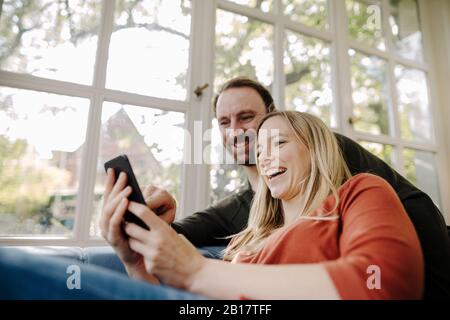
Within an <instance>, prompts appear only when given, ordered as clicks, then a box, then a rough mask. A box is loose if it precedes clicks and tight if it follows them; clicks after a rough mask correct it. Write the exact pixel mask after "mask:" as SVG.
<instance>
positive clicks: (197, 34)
mask: <svg viewBox="0 0 450 320" xmlns="http://www.w3.org/2000/svg"><path fill="white" fill-rule="evenodd" d="M114 8H115V1H110V0H104V1H103V5H102V14H101V26H100V31H99V34H98V44H97V51H96V60H95V66H94V76H93V82H92V85H83V84H77V83H72V82H66V81H60V80H53V79H47V78H41V77H36V76H32V75H29V74H19V73H14V72H8V71H3V70H0V86H5V87H11V88H17V89H26V90H34V91H38V92H46V93H54V94H59V95H66V96H74V97H82V98H86V99H89V100H90V109H89V114H88V121H87V122H88V123H87V132H86V140H85V144H84V148H83V153H82V160H81V170H80V172H81V173H80V176H79V179H80V180H79V193H78V196H77V202H76V212H75V217H74V218H75V222H74V229H73V233H72V234H71V235H68V236H52V235H30V236H4V237H0V245H41V246H47V245H51V246H80V247H84V246H96V245H106V242H105V241H104V240H103V239H101V238H97V237H91V236H90V234H89V229H90V228H89V227H90V223H91V217H92V214H93V205H94V184H95V172H96V166H97V159H98V148H99V139H100V129H101V112H102V104H103V102H105V101H108V102H115V103H120V104H130V105H136V106H140V107H148V108H158V109H161V110H165V111H176V112H183V113H184V114H185V129H188V130H189V132H193V131H192V128H193V123H194V121H198V120H200V121H203V122H204V123H205V122H207V121H208V120H209V119H210V114H209V113H208V112H204V110H205V108H207V109H209V102H208V101H209V98H210V97H211V86H210V88H208V89H207V90H205V91H204V94H203V97H202V98H201V99H198V98H196V97H195V96H194V95H193V94H192V92H193V90H194V89H193V88H195V86H198V85H200V84H201V83H208V82H209V79H210V75H209V74H208V68H207V67H205V62H207V61H210V58H208V56H210V55H211V53H212V50H213V47H211V48H209V47H208V45H209V44H210V43H213V42H211V39H208V36H207V34H206V33H205V32H202V30H207V27H206V26H205V24H207V25H213V24H214V21H210V19H207V16H208V15H207V13H206V12H205V10H208V5H204V4H203V3H202V2H201V1H199V0H193V1H192V11H191V33H190V41H191V42H190V49H189V66H188V70H187V97H186V100H185V101H177V100H169V99H162V98H156V97H151V96H145V95H141V94H135V93H131V92H123V91H120V90H113V89H107V88H106V86H105V85H106V71H107V60H108V50H109V42H110V38H111V34H112V26H113V23H114ZM207 41H209V42H207ZM209 83H211V82H209ZM185 138H186V139H187V137H185ZM185 145H186V141H185ZM182 168H183V169H182V179H181V185H180V191H181V192H180V194H181V196H180V203H179V204H178V207H179V208H178V212H179V213H180V214H179V217H183V214H182V213H184V212H193V210H195V209H197V208H201V207H205V206H206V205H207V203H205V199H206V198H205V197H203V194H205V193H206V192H207V191H206V188H207V185H208V171H207V167H206V165H186V164H183V167H182ZM192 181H194V182H195V188H193V186H192V183H190V182H192ZM194 191H197V192H195V193H194ZM191 210H192V211H191Z"/></svg>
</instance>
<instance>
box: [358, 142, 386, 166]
mask: <svg viewBox="0 0 450 320" xmlns="http://www.w3.org/2000/svg"><path fill="white" fill-rule="evenodd" d="M358 142H359V144H361V145H362V146H363V147H364V148H365V149H367V150H368V151H370V152H371V153H373V154H374V155H376V156H377V157H378V158H380V159H382V160H383V161H384V162H386V163H387V164H389V165H390V166H392V146H391V145H388V144H381V143H376V142H369V141H358Z"/></svg>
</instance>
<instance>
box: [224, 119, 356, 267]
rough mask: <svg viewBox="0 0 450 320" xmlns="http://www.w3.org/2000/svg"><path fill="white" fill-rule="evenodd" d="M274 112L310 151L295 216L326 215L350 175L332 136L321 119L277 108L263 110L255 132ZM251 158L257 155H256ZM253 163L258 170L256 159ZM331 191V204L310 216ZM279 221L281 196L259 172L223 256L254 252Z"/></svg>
mask: <svg viewBox="0 0 450 320" xmlns="http://www.w3.org/2000/svg"><path fill="white" fill-rule="evenodd" d="M276 116H280V117H282V118H283V119H284V120H285V121H286V123H287V124H288V125H289V127H290V129H291V130H292V132H293V133H294V135H295V137H296V138H297V139H298V141H300V142H302V143H303V144H304V145H305V146H306V148H307V149H308V151H309V154H310V160H311V161H310V162H311V165H310V172H309V175H307V178H306V180H304V182H303V184H302V190H303V195H304V201H303V205H302V207H301V208H299V211H298V212H299V213H298V216H299V217H300V216H303V217H306V218H311V219H318V220H323V219H326V218H327V217H330V214H333V212H334V211H335V209H336V208H337V206H338V204H339V196H338V193H337V189H338V188H339V187H340V186H341V185H342V184H343V183H344V182H345V181H346V180H347V179H349V178H350V177H351V173H350V171H349V169H348V167H347V164H346V163H345V160H344V158H343V156H342V153H341V149H340V148H339V145H338V142H337V140H336V137H335V136H334V134H333V133H332V132H331V130H330V129H329V128H328V127H327V126H326V125H325V123H323V122H322V120H320V119H319V118H317V117H315V116H313V115H311V114H308V113H304V112H298V111H277V112H272V113H269V114H267V115H266V116H265V117H264V118H262V119H261V121H260V123H259V125H258V128H257V130H256V131H257V134H259V131H260V128H261V126H262V124H263V123H264V122H265V121H266V120H267V119H269V118H272V117H276ZM256 149H257V148H255V152H256ZM255 158H256V159H257V157H255ZM256 164H257V168H258V171H259V167H258V159H257V163H256ZM331 194H332V195H333V196H334V198H335V206H334V208H333V209H332V210H331V211H330V212H328V213H324V214H321V215H320V216H319V215H314V216H312V215H311V214H312V213H313V211H314V210H316V209H317V208H318V207H319V206H320V205H321V204H322V203H323V201H324V200H325V199H326V198H327V197H328V196H330V195H331ZM283 225H284V215H283V209H282V203H281V200H280V199H275V198H273V197H272V196H271V193H270V190H269V188H268V186H267V185H266V183H265V181H264V180H263V178H262V176H261V173H260V177H259V180H258V188H257V190H256V193H255V196H254V198H253V203H252V207H251V209H250V216H249V220H248V225H247V227H246V228H245V229H244V230H243V231H241V232H240V233H238V234H236V235H234V236H233V239H232V240H231V242H230V244H229V245H228V247H227V248H226V249H225V250H224V259H225V260H232V259H233V258H234V256H235V255H236V254H237V253H238V252H239V251H241V250H245V251H250V252H253V253H255V252H257V251H258V250H260V249H261V248H262V247H263V245H264V240H265V239H266V238H267V237H268V236H269V235H270V234H272V232H273V231H274V230H276V229H278V228H280V227H282V226H283Z"/></svg>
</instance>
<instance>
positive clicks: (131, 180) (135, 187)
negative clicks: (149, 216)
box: [105, 154, 150, 230]
mask: <svg viewBox="0 0 450 320" xmlns="http://www.w3.org/2000/svg"><path fill="white" fill-rule="evenodd" d="M109 168H112V169H114V176H115V179H116V181H117V179H118V178H119V174H120V172H122V171H123V172H125V173H126V174H127V178H128V179H127V183H128V185H129V186H130V187H131V188H132V191H131V194H130V195H129V196H128V200H130V201H135V202H138V203H141V204H143V205H145V200H144V197H143V196H142V192H141V188H139V184H138V182H137V180H136V177H135V175H134V172H133V169H132V168H131V164H130V161H129V160H128V157H127V156H126V155H124V154H122V155H120V156H118V157H116V158H114V159H111V160H109V161H108V162H105V171H108V169H109ZM124 220H125V221H127V222H133V223H136V224H137V225H139V226H141V227H142V228H145V229H147V230H150V229H149V227H148V226H147V225H146V224H145V223H144V222H143V221H142V220H141V219H140V218H138V217H137V216H135V215H134V214H133V213H132V212H130V211H128V210H127V212H125V216H124Z"/></svg>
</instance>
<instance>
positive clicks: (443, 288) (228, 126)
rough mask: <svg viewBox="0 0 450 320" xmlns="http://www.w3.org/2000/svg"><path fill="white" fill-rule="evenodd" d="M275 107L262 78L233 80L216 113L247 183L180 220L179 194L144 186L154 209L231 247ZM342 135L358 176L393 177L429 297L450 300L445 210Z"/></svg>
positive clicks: (195, 239) (196, 234) (208, 240)
mask: <svg viewBox="0 0 450 320" xmlns="http://www.w3.org/2000/svg"><path fill="white" fill-rule="evenodd" d="M273 110H274V103H273V98H272V96H271V95H270V93H269V92H268V91H267V90H266V89H265V88H264V87H263V86H262V85H261V84H259V83H258V82H255V81H253V80H250V79H247V78H235V79H232V80H230V81H229V82H227V83H226V84H225V85H224V86H223V87H222V89H221V90H220V92H219V94H218V95H217V96H216V98H215V99H214V112H215V115H216V117H217V120H218V123H219V128H220V132H221V135H222V139H223V143H224V145H225V147H226V149H227V150H228V151H229V152H230V153H231V154H232V155H233V157H234V159H235V160H236V162H237V163H238V164H241V165H242V166H243V168H244V171H245V174H246V176H247V179H248V185H247V187H246V188H245V189H244V190H242V191H240V192H238V193H236V194H233V195H230V196H229V197H227V198H225V199H223V200H221V201H219V202H217V203H216V204H214V205H212V206H210V207H208V208H207V209H205V210H203V211H200V212H196V213H194V214H192V215H190V216H189V217H187V218H185V219H183V220H181V221H177V222H173V220H174V217H175V210H176V208H175V201H174V200H173V198H172V197H171V196H170V195H169V194H168V193H167V192H165V191H164V190H161V189H158V188H155V187H150V188H146V189H145V190H144V196H145V197H146V202H147V203H148V204H149V207H150V209H155V208H159V210H160V211H161V208H163V209H162V211H163V215H162V216H161V218H162V219H163V220H165V221H166V222H168V223H172V227H173V228H174V229H175V230H176V231H177V232H178V233H180V234H183V235H184V236H185V237H186V238H187V239H188V240H189V241H191V242H192V243H193V244H194V245H196V246H225V245H227V243H228V242H229V240H230V239H229V236H230V235H233V234H236V233H238V232H239V231H241V230H243V229H244V228H245V226H246V224H247V220H248V216H249V211H250V206H251V201H252V199H253V195H254V190H255V189H256V184H257V178H258V172H257V169H256V166H255V165H254V163H253V161H252V160H253V159H252V155H253V154H254V151H253V148H254V143H253V139H252V137H253V133H254V130H255V129H256V126H257V124H258V122H259V120H260V119H261V118H262V117H263V116H264V115H265V114H267V113H269V112H272V111H273ZM244 136H245V138H243V137H244ZM336 137H337V138H338V141H339V143H340V147H341V149H342V153H343V155H344V158H345V160H346V162H347V165H348V167H349V169H350V171H351V173H352V174H353V175H355V174H358V173H361V172H370V173H372V174H376V175H378V176H380V177H382V178H384V179H385V180H387V181H388V182H389V183H390V184H391V186H392V187H393V188H394V189H395V190H396V192H397V194H398V196H399V198H400V199H401V201H402V203H403V205H404V207H405V209H406V211H407V212H408V214H409V216H410V218H411V220H412V222H413V224H414V226H415V228H416V231H417V233H418V236H419V238H420V241H421V245H422V249H423V253H424V258H425V273H426V274H425V293H424V297H425V298H449V297H450V272H449V270H450V239H449V237H448V234H447V229H446V225H445V221H444V219H443V217H442V214H441V213H440V212H439V209H438V208H437V207H436V206H435V205H434V204H433V202H432V201H431V199H430V198H429V197H428V196H427V195H426V194H425V193H423V192H422V191H420V190H419V189H417V188H416V187H414V186H413V185H412V184H410V183H409V182H408V181H407V180H406V179H405V178H403V177H402V176H401V175H400V174H398V173H397V172H396V171H394V170H393V169H392V168H390V167H389V166H388V165H387V164H386V163H384V162H383V161H382V160H380V159H379V158H377V157H376V156H374V155H372V154H371V153H369V152H368V151H366V150H365V149H364V148H362V147H361V146H359V145H358V144H357V143H355V142H354V141H352V140H350V139H348V138H346V137H344V136H342V135H339V134H336ZM106 226H107V223H106ZM105 228H106V229H107V227H105ZM107 233H108V232H107V230H106V232H105V234H107ZM107 240H108V238H107ZM108 241H109V242H110V243H111V242H113V241H110V240H108Z"/></svg>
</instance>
